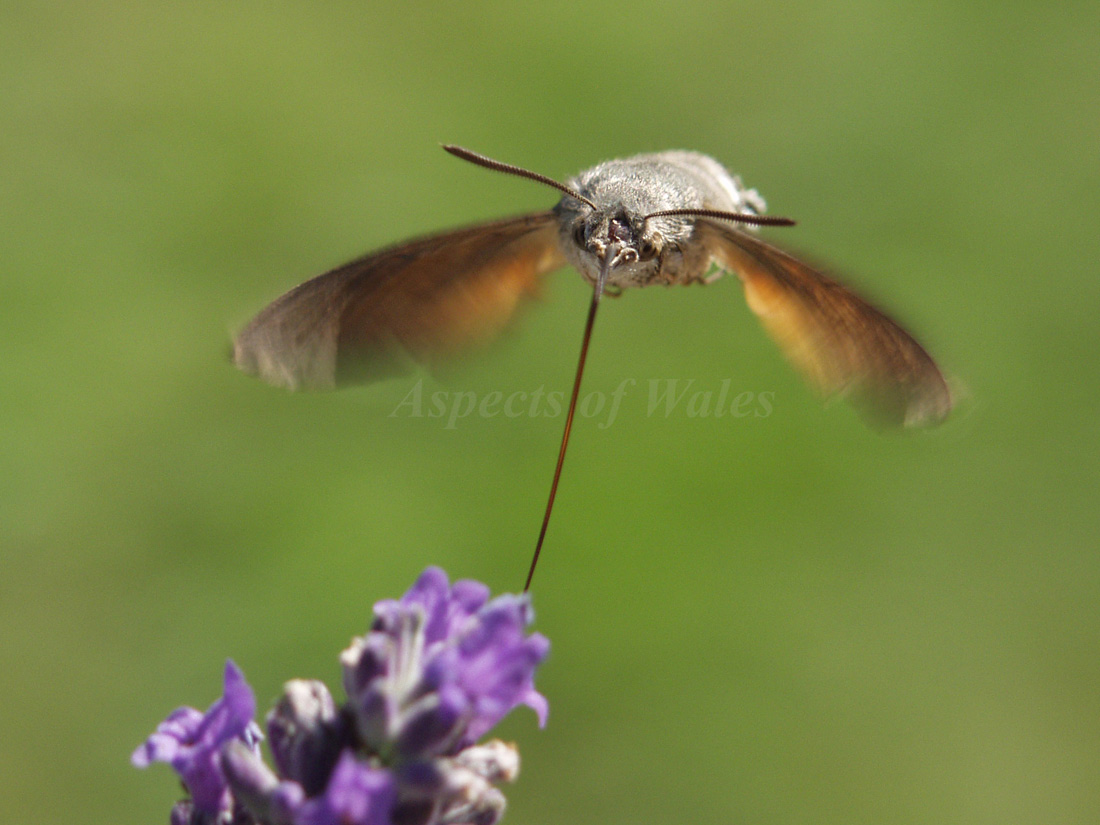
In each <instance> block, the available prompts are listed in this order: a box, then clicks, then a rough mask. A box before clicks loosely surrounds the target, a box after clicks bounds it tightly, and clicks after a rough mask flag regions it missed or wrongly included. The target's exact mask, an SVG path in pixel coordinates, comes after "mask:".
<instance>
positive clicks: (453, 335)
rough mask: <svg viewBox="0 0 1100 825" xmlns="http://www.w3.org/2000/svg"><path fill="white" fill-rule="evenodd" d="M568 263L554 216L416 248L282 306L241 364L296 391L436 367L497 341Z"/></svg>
mask: <svg viewBox="0 0 1100 825" xmlns="http://www.w3.org/2000/svg"><path fill="white" fill-rule="evenodd" d="M564 263H565V261H564V258H563V257H562V255H561V252H560V251H559V248H558V228H557V219H556V218H555V216H554V214H553V213H552V212H549V211H547V212H539V213H535V214H531V215H521V216H518V217H515V218H507V219H505V220H501V221H494V222H492V223H485V224H479V225H477V226H470V227H466V228H464V229H457V230H454V231H451V232H445V233H442V234H438V235H432V236H429V237H425V238H419V239H417V240H412V241H406V242H405V243H401V244H398V245H397V246H393V247H390V248H389V249H384V250H381V251H380V252H375V253H372V254H370V255H367V256H365V257H363V258H359V259H358V260H355V261H352V262H351V263H348V264H345V265H344V266H341V267H339V268H337V269H333V270H332V271H330V272H326V273H325V274H324V275H318V276H317V277H316V278H313V279H311V280H309V281H306V282H305V283H304V284H302V285H300V286H298V287H295V288H294V289H292V290H291V291H290V292H288V293H286V294H285V295H283V296H282V297H280V298H278V299H276V300H275V301H274V302H273V303H271V304H270V305H268V306H267V307H266V308H264V309H263V310H262V311H261V312H260V313H259V315H257V316H256V317H255V318H253V319H252V321H251V322H250V323H249V324H248V326H246V327H245V328H244V329H243V330H242V331H241V333H240V334H239V335H238V336H237V339H236V341H235V343H234V347H233V362H234V363H235V364H236V365H237V366H238V367H240V368H241V369H242V370H244V371H245V372H248V373H251V374H253V375H258V376H259V377H261V378H263V379H264V380H265V381H267V382H269V383H271V384H275V385H277V386H282V387H287V388H289V389H331V388H333V387H336V386H339V385H343V384H349V383H356V382H364V381H371V380H375V379H378V378H384V377H386V376H388V375H393V374H396V373H399V372H402V371H404V370H403V365H402V363H401V362H402V360H407V359H408V357H409V356H411V357H412V358H413V359H415V360H417V361H421V362H429V363H430V362H433V361H435V360H437V359H439V358H442V357H446V356H448V355H451V354H452V353H455V352H458V351H462V350H465V349H469V348H471V347H476V346H477V345H479V344H482V343H485V342H487V341H488V340H490V339H492V338H493V337H495V336H496V335H497V334H498V333H499V332H501V331H502V330H503V328H504V327H505V325H506V324H507V322H508V321H509V319H510V318H511V317H512V316H513V314H514V313H515V310H516V308H517V306H518V304H519V303H520V301H521V299H523V298H524V297H525V296H529V295H533V294H534V293H535V292H536V290H537V287H538V283H539V280H540V276H541V275H544V274H546V273H548V272H551V271H552V270H555V269H557V268H559V267H560V266H562V265H564Z"/></svg>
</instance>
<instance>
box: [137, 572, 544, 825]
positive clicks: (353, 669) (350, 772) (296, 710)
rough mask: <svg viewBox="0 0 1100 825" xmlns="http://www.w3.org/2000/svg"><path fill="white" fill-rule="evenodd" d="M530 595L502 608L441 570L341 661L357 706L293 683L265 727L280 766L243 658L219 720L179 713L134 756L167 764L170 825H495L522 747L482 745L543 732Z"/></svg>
mask: <svg viewBox="0 0 1100 825" xmlns="http://www.w3.org/2000/svg"><path fill="white" fill-rule="evenodd" d="M533 618H534V616H533V614H532V611H531V604H530V601H529V600H528V598H527V597H526V596H501V597H499V598H496V599H493V600H492V601H490V600H489V590H488V588H486V587H485V585H483V584H480V583H478V582H474V581H458V582H455V583H454V585H451V584H450V582H449V581H448V579H447V574H446V573H444V572H443V571H442V570H440V569H439V568H436V567H430V568H428V569H427V570H425V571H424V573H423V574H422V575H421V576H420V578H419V579H417V581H416V583H415V584H414V585H413V586H412V588H410V589H409V591H408V592H407V593H406V594H405V595H404V596H403V597H402V598H401V599H398V600H391V601H381V602H378V603H377V604H375V606H374V622H373V623H372V625H371V629H370V632H369V633H367V634H366V635H365V636H362V637H359V638H356V639H353V640H352V643H351V646H350V647H349V648H348V649H347V650H345V651H344V652H343V653H342V654H341V656H340V661H341V664H342V666H343V671H344V686H345V688H346V689H347V693H348V701H347V702H346V703H345V704H343V705H342V706H337V704H336V702H335V701H334V700H333V698H332V695H331V694H330V693H329V691H328V689H327V688H326V687H325V686H324V685H323V684H321V683H320V682H316V681H305V680H300V679H295V680H292V681H290V682H287V683H286V685H285V687H284V690H283V695H282V697H281V698H280V700H279V701H278V703H277V704H276V705H275V708H274V709H273V710H272V711H271V713H269V714H268V716H267V731H268V736H269V741H270V745H271V755H272V757H274V768H272V767H269V766H268V765H267V764H265V763H264V760H263V759H262V758H261V756H260V749H259V742H260V739H261V734H260V730H259V728H258V727H257V726H256V724H255V722H253V721H252V716H253V714H254V712H255V699H254V697H253V694H252V690H251V688H249V686H248V684H247V683H246V682H245V680H244V676H243V675H242V674H241V672H240V670H238V669H237V666H236V665H234V664H233V662H232V661H230V662H227V663H226V666H225V689H224V692H223V695H222V697H221V698H220V699H218V701H216V702H215V703H214V704H213V705H211V706H210V709H209V710H208V711H207V712H206V713H200V712H199V711H197V710H195V709H194V708H189V707H183V708H179V709H177V710H175V711H173V712H172V713H171V714H170V715H169V716H168V718H167V719H165V720H164V721H163V722H162V723H161V724H160V725H159V726H158V727H157V729H156V731H155V732H154V733H153V735H152V736H150V737H149V739H148V740H146V742H145V743H144V744H143V745H141V747H139V748H138V749H137V750H135V751H134V753H133V756H132V757H131V761H132V762H133V763H134V764H135V765H137V766H138V767H146V766H147V765H149V764H150V763H152V762H167V763H168V764H170V765H171V766H172V767H173V768H174V769H175V770H176V772H177V773H178V774H179V775H180V777H181V778H182V779H183V782H184V784H185V785H186V786H187V790H188V792H189V794H188V796H187V797H186V798H184V799H183V800H181V801H179V802H177V803H176V805H175V806H174V807H173V808H172V813H171V818H170V822H171V825H497V823H498V822H499V820H500V818H501V817H502V816H503V814H504V810H505V799H504V794H503V793H502V792H501V791H500V790H499V789H498V788H497V787H496V783H499V782H511V781H513V780H514V779H515V778H516V775H517V773H518V771H519V753H518V752H517V751H516V749H515V746H513V745H508V744H505V743H503V742H500V741H491V742H486V743H483V744H475V743H476V742H477V740H478V739H479V738H480V737H481V736H482V735H483V734H484V733H486V732H487V731H488V730H489V729H490V728H491V727H492V726H493V725H495V724H496V723H497V722H498V721H500V720H501V719H502V718H503V717H504V716H505V715H507V714H508V713H509V712H510V711H511V710H512V708H514V707H515V706H516V705H521V704H525V705H528V706H529V707H531V708H534V710H535V712H536V713H537V714H538V717H539V724H540V725H543V724H545V722H546V713H547V706H546V700H545V699H544V698H543V697H542V695H541V694H539V693H538V692H536V691H535V688H534V682H533V679H534V673H535V669H536V668H537V667H538V665H539V664H540V663H541V662H542V661H543V659H545V658H546V655H547V653H548V651H549V643H548V642H547V641H546V639H545V638H544V637H543V636H541V635H539V634H537V633H534V634H530V635H528V634H527V626H528V625H529V624H530V623H531V621H532V620H533Z"/></svg>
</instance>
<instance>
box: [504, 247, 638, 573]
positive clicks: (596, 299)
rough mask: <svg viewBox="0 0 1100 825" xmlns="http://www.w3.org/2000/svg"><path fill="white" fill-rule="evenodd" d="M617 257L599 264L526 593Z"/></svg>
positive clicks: (606, 257)
mask: <svg viewBox="0 0 1100 825" xmlns="http://www.w3.org/2000/svg"><path fill="white" fill-rule="evenodd" d="M617 254H618V250H617V249H616V248H615V247H614V246H612V247H611V248H610V249H608V250H607V251H606V252H605V254H604V259H603V263H602V264H601V265H600V274H599V277H598V278H597V279H596V285H595V287H593V289H592V303H590V304H589V305H588V318H587V320H586V321H585V323H584V338H582V339H581V354H580V358H579V359H577V374H576V376H575V377H574V378H573V394H572V396H570V398H569V412H568V413H567V414H566V416H565V429H564V431H563V432H562V434H561V449H559V450H558V463H557V465H556V466H555V467H554V480H553V481H552V482H551V483H550V496H549V498H547V500H546V512H545V513H544V514H543V516H542V527H541V529H540V530H539V540H538V542H536V543H535V554H534V556H532V557H531V568H530V569H529V570H528V571H527V581H526V582H525V583H524V585H523V592H524V593H526V592H527V591H528V590H529V589H530V588H531V579H532V578H534V576H535V567H536V566H537V565H538V563H539V554H540V553H541V552H542V543H543V541H545V540H546V528H547V527H549V526H550V513H552V512H553V510H554V499H555V498H556V497H557V495H558V482H559V481H560V480H561V468H562V466H563V465H564V464H565V450H566V448H567V447H568V446H569V433H570V432H571V431H572V429H573V415H574V413H576V411H577V398H578V397H579V396H580V393H581V378H582V376H583V375H584V362H585V361H586V360H587V359H588V344H589V342H590V341H591V340H592V327H593V326H594V325H595V323H596V310H597V309H598V308H599V306H600V298H601V297H602V296H603V292H604V287H605V286H606V285H607V275H608V273H609V272H610V271H611V267H612V266H613V265H614V264H615V261H616V257H617Z"/></svg>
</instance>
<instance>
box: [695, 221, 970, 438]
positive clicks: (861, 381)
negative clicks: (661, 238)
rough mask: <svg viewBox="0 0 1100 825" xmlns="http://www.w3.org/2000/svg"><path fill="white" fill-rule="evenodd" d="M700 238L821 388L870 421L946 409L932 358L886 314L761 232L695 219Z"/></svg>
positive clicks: (932, 415) (922, 421)
mask: <svg viewBox="0 0 1100 825" xmlns="http://www.w3.org/2000/svg"><path fill="white" fill-rule="evenodd" d="M696 225H697V228H698V231H700V232H701V235H702V238H703V242H704V244H705V245H706V247H707V248H708V250H709V251H710V253H711V256H712V257H713V258H714V259H715V260H717V261H718V262H719V263H720V264H721V265H722V266H723V267H725V268H727V269H730V270H732V271H734V272H736V273H737V275H738V276H739V277H740V279H741V282H742V284H743V285H744V288H745V298H746V300H747V301H748V304H749V308H750V309H751V310H752V311H753V312H754V313H756V315H758V316H759V317H760V320H761V321H762V322H763V324H764V327H765V328H766V329H767V330H768V332H769V333H770V334H771V336H772V338H773V339H774V340H775V341H776V343H778V344H779V346H780V348H781V349H782V350H783V351H784V353H785V354H786V356H787V358H788V359H789V360H790V361H791V362H792V363H793V364H794V365H795V367H797V368H798V369H799V370H800V371H801V372H802V373H803V375H805V376H806V378H807V379H808V380H809V381H810V383H811V384H813V385H814V386H815V387H816V388H817V389H818V390H819V391H820V392H822V393H824V394H825V395H834V394H845V395H847V396H849V397H850V398H851V399H852V400H853V401H854V402H855V404H856V405H857V407H858V408H859V409H860V410H861V412H863V413H864V414H865V415H866V416H867V417H868V418H869V419H870V420H871V421H872V422H873V423H879V424H885V425H890V426H900V425H904V426H923V425H929V424H937V423H939V422H940V421H942V420H943V419H944V418H946V417H947V415H948V413H949V412H950V411H951V407H952V398H951V392H950V390H949V389H948V386H947V382H946V381H945V380H944V377H943V374H942V373H941V372H940V370H939V367H937V366H936V363H935V361H933V360H932V357H931V356H930V355H929V354H928V353H927V352H926V351H925V350H924V348H923V347H922V346H921V345H920V344H919V343H917V341H916V340H915V339H914V338H913V336H912V335H910V334H909V333H908V332H906V331H905V330H904V329H902V327H901V326H899V325H898V324H897V323H896V322H895V321H893V320H892V319H891V318H890V317H889V316H887V315H886V314H885V313H883V312H882V311H880V310H879V309H876V308H875V307H874V306H872V305H871V304H869V303H868V302H867V301H865V300H863V299H862V298H860V297H859V296H858V295H856V294H855V293H854V292H852V291H851V290H850V289H848V288H847V287H845V286H843V285H842V284H840V283H838V282H837V281H835V280H833V279H832V278H830V277H828V276H826V275H824V274H822V273H821V272H818V271H817V270H816V269H813V268H811V267H809V266H807V265H806V264H804V263H802V262H801V261H799V260H798V259H797V258H794V257H792V256H791V255H788V254H787V253H786V252H783V251H782V250H780V249H777V248H776V247H774V246H772V245H770V244H768V243H765V242H764V241H762V240H760V239H759V238H756V237H753V236H751V235H749V234H747V233H745V232H741V231H738V230H737V229H734V228H733V227H731V226H728V225H724V224H720V223H718V222H714V221H708V220H705V219H700V220H699V221H697V224H696Z"/></svg>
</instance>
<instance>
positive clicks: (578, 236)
mask: <svg viewBox="0 0 1100 825" xmlns="http://www.w3.org/2000/svg"><path fill="white" fill-rule="evenodd" d="M573 242H574V243H575V244H576V245H577V246H579V247H581V248H582V249H583V248H584V247H585V246H586V245H587V243H588V238H587V237H585V231H584V222H583V221H582V222H580V223H578V224H577V225H576V226H574V227H573Z"/></svg>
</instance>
